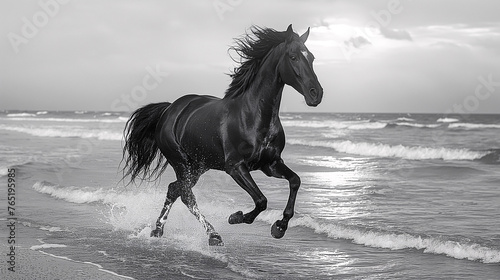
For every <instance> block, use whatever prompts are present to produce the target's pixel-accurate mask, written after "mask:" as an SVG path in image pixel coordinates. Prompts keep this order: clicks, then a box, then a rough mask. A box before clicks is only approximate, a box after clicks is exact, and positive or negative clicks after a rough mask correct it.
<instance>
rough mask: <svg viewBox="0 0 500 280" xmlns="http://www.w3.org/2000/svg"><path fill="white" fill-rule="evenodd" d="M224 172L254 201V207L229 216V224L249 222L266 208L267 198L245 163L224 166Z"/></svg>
mask: <svg viewBox="0 0 500 280" xmlns="http://www.w3.org/2000/svg"><path fill="white" fill-rule="evenodd" d="M226 172H227V173H228V174H229V175H231V177H232V178H233V179H234V180H235V181H236V183H238V185H240V187H242V188H243V189H244V190H245V191H246V192H247V193H248V194H249V195H250V196H251V197H252V199H253V201H254V203H255V208H254V209H253V210H252V211H250V212H248V213H246V214H243V212H241V211H238V212H236V213H234V214H232V215H231V216H229V223H230V224H241V223H246V224H251V223H253V221H254V220H255V218H256V217H257V216H258V215H259V214H260V212H262V211H264V210H266V208H267V198H266V197H265V196H264V194H262V192H261V191H260V189H259V187H257V184H256V183H255V181H254V180H253V178H252V176H251V175H250V172H249V171H248V168H247V167H246V165H244V164H243V163H242V164H238V165H235V166H232V167H230V168H226Z"/></svg>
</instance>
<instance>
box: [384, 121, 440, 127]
mask: <svg viewBox="0 0 500 280" xmlns="http://www.w3.org/2000/svg"><path fill="white" fill-rule="evenodd" d="M391 126H408V127H417V128H438V127H440V126H441V124H421V123H412V122H399V123H391V124H388V127H391Z"/></svg>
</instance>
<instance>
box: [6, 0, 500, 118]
mask: <svg viewBox="0 0 500 280" xmlns="http://www.w3.org/2000/svg"><path fill="white" fill-rule="evenodd" d="M498 11H500V1H497V0H481V1H472V0H471V1H465V0H413V1H412V0H400V1H397V0H380V1H379V0H369V1H368V0H366V1H358V0H344V1H332V0H324V1H320V0H318V1H299V0H286V1H285V0H276V1H264V0H183V1H160V0H157V1H147V0H144V1H125V0H40V1H24V0H5V1H1V2H0V22H1V24H0V34H1V36H2V38H3V39H2V40H1V41H0V65H1V66H0V109H1V110H13V109H20V110H104V111H111V110H133V109H136V108H137V107H138V106H140V105H143V104H147V103H151V102H159V101H173V100H175V99H176V98H178V97H179V96H181V95H184V94H186V93H201V94H210V95H216V96H219V97H222V96H223V94H224V91H225V90H226V88H227V86H228V84H229V82H230V78H229V76H227V75H226V74H227V73H229V72H230V71H231V70H232V68H233V67H234V66H235V63H234V62H233V60H231V58H230V56H229V54H228V47H229V46H230V45H232V44H233V38H235V37H238V36H240V35H241V34H243V33H244V32H245V31H246V30H248V28H249V27H250V26H251V25H252V24H255V25H259V26H265V27H271V28H274V29H277V30H285V29H286V27H287V26H288V24H290V23H292V24H293V28H294V30H295V31H296V32H297V33H299V34H302V33H303V32H304V31H305V30H306V29H307V27H311V34H310V36H309V40H308V42H307V43H306V45H307V46H308V48H309V50H310V51H311V52H312V53H313V54H314V55H315V57H316V61H315V71H316V74H317V75H318V77H319V80H320V82H321V83H322V85H323V88H324V99H323V103H322V104H321V105H320V106H318V107H317V108H314V109H311V108H308V107H307V106H306V105H305V102H304V100H303V98H302V97H301V96H300V94H298V93H297V92H295V91H294V90H293V89H292V88H290V87H287V88H286V89H285V93H284V97H283V102H282V111H315V112H320V111H322V112H405V113H406V112H409V113H416V112H423V113H443V114H445V113H449V112H455V113H500V16H499V14H498Z"/></svg>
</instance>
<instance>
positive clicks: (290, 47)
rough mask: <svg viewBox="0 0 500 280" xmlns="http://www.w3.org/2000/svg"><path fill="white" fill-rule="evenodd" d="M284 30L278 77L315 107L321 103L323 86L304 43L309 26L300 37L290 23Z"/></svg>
mask: <svg viewBox="0 0 500 280" xmlns="http://www.w3.org/2000/svg"><path fill="white" fill-rule="evenodd" d="M285 32H286V35H287V39H286V41H285V46H284V54H283V57H282V59H281V62H280V65H279V72H280V77H281V79H282V80H283V82H284V83H285V84H287V85H290V86H292V87H293V88H294V89H295V90H296V91H298V92H299V93H300V94H302V95H303V96H304V98H305V101H306V104H307V105H309V106H314V107H315V106H317V105H318V104H319V103H321V99H322V98H323V88H322V87H321V84H320V83H319V81H318V77H316V74H315V73H314V70H313V61H314V55H313V54H312V53H311V52H310V51H309V50H308V49H307V48H306V46H305V45H304V43H305V42H306V40H307V37H308V36H309V28H308V29H307V31H306V32H305V33H304V34H302V35H301V36H300V37H299V35H297V34H296V33H294V32H293V30H292V25H291V24H290V25H289V26H288V29H287V30H286V31H285Z"/></svg>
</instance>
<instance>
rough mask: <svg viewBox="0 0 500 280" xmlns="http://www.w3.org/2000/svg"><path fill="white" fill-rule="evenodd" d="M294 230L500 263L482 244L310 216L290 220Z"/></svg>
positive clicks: (267, 217)
mask: <svg viewBox="0 0 500 280" xmlns="http://www.w3.org/2000/svg"><path fill="white" fill-rule="evenodd" d="M280 218H281V211H279V210H268V211H266V212H263V213H261V214H260V215H259V216H258V217H257V219H258V220H260V221H263V222H266V223H268V224H273V223H274V222H275V221H276V220H277V219H280ZM289 226H290V227H306V228H309V229H312V230H314V232H316V233H318V234H326V235H327V236H328V237H329V238H333V239H345V240H352V242H353V243H356V244H360V245H364V246H369V247H374V248H384V249H390V250H402V249H417V250H422V252H423V253H429V254H436V255H446V256H448V257H452V258H455V259H460V260H461V259H466V260H470V261H480V262H483V263H499V262H500V251H499V250H497V249H494V248H489V247H486V246H483V245H481V244H478V243H472V242H457V241H455V240H451V239H452V238H448V239H447V238H446V237H442V236H439V237H433V236H426V235H418V234H409V233H402V232H390V231H389V232H388V231H380V230H370V229H365V228H362V227H354V226H345V225H341V224H337V223H333V222H330V221H321V220H317V219H315V218H312V217H310V216H308V215H305V216H302V217H296V218H294V219H292V220H290V224H289Z"/></svg>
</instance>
